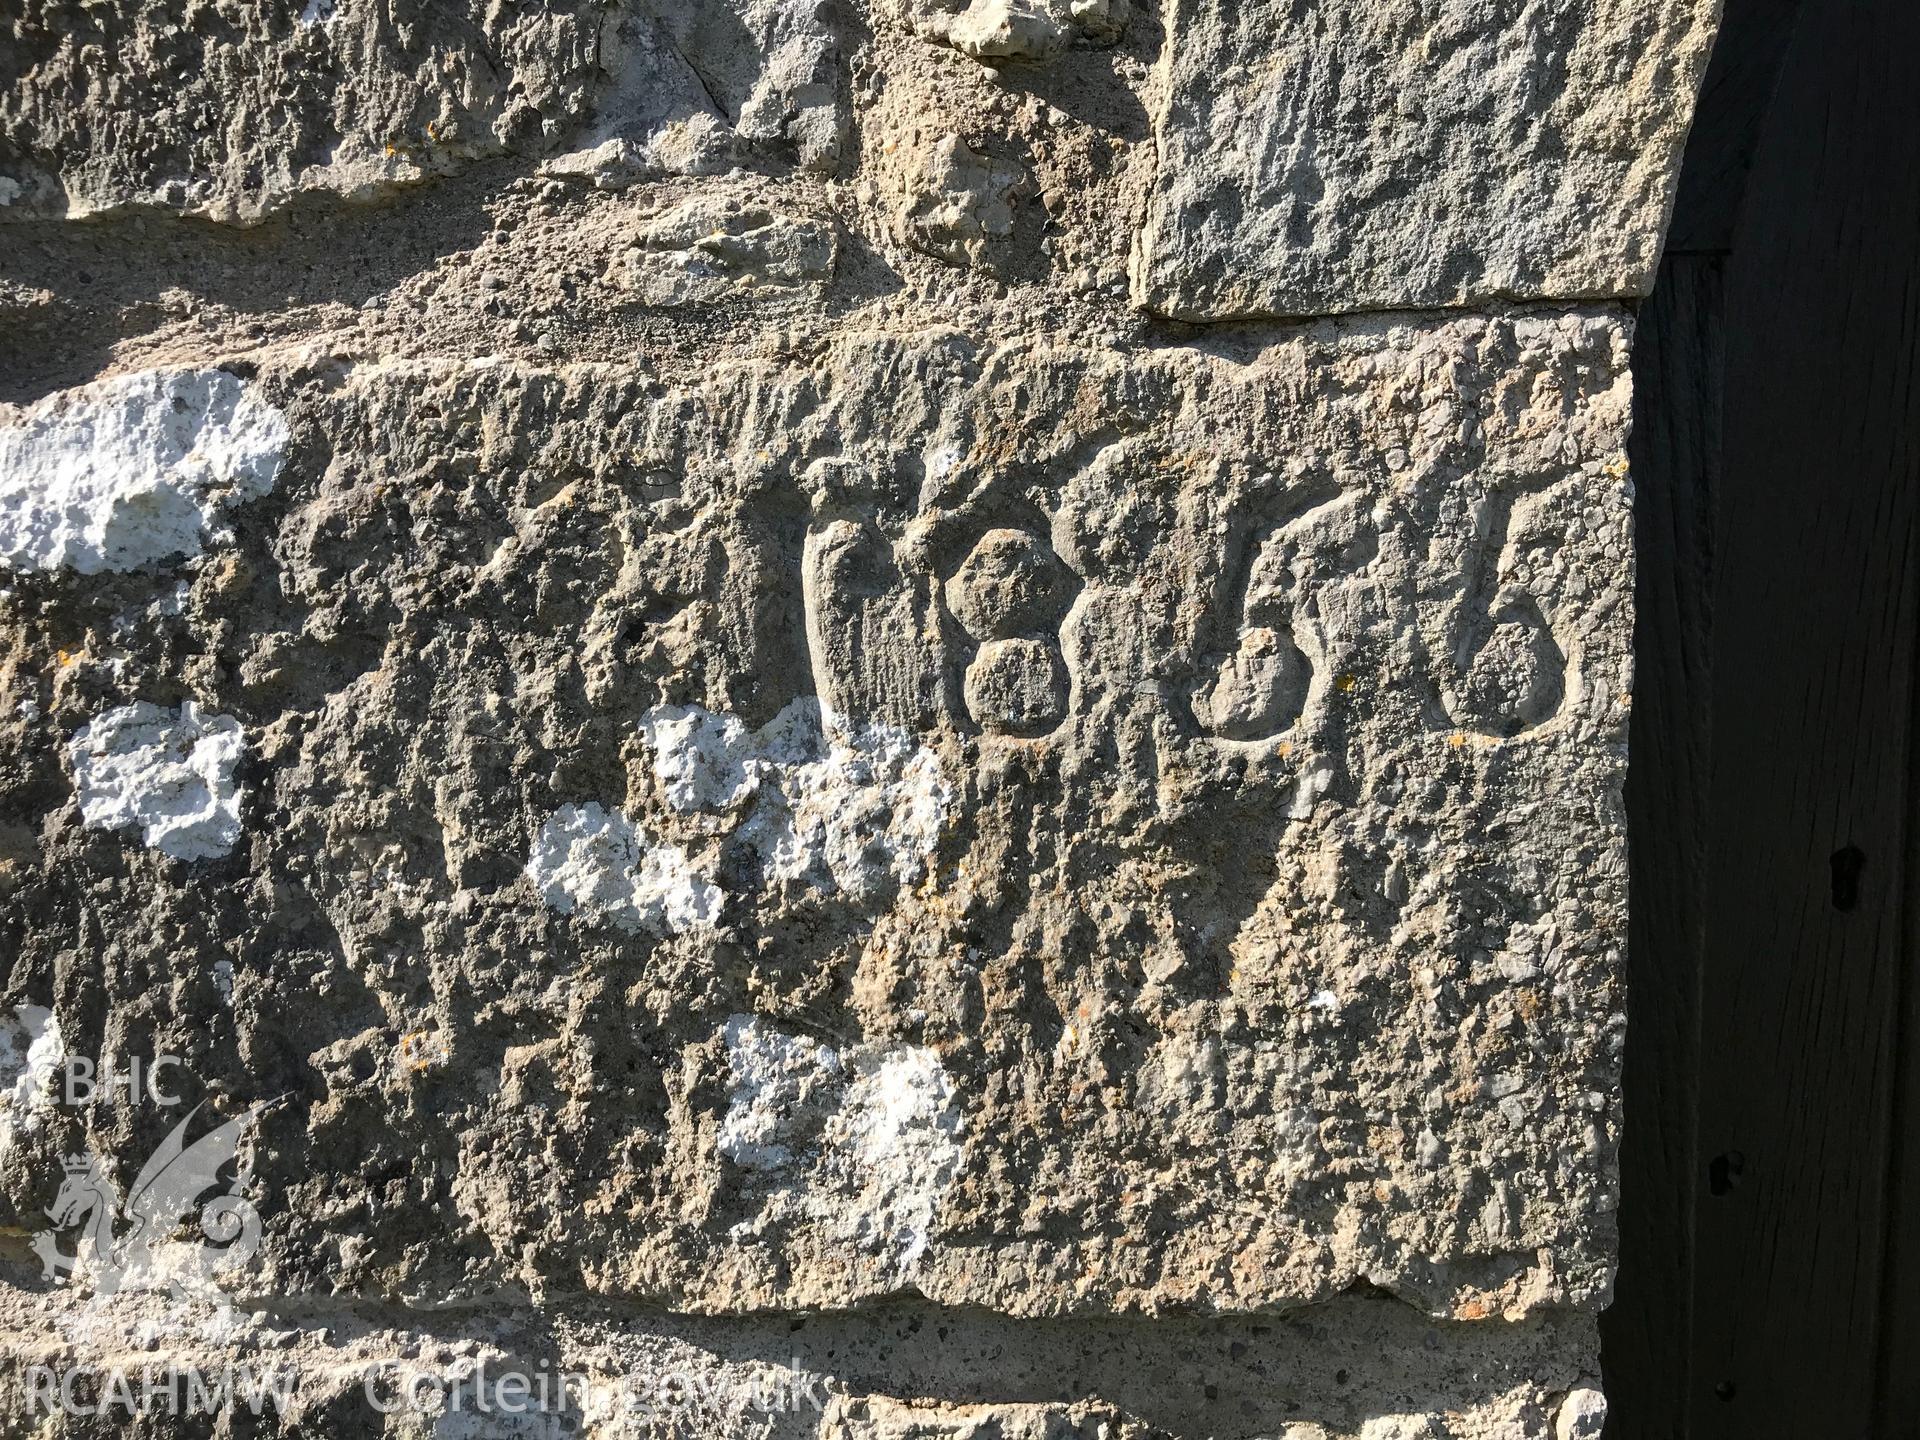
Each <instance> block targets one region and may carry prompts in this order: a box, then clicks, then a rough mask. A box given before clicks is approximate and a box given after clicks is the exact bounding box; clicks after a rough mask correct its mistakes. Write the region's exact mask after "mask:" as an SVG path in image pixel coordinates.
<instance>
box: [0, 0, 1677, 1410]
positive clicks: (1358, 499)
mask: <svg viewBox="0 0 1920 1440" xmlns="http://www.w3.org/2000/svg"><path fill="white" fill-rule="evenodd" d="M1712 10H1713V7H1712V5H1711V4H1708V3H1705V0H1684V3H1677V4H1655V3H1651V0H1535V3H1528V4H1521V3H1519V0H1513V3H1508V0H1474V3H1469V0H1431V3H1425V0H1423V3H1414V0H1378V3H1376V0H1327V3H1321V4H1315V5H1299V4H1290V3H1279V0H1274V3H1267V0H1250V3H1245V4H1232V5H1229V4H1225V3H1220V0H1206V3H1203V0H1160V3H1144V0H1129V3H1123V0H870V3H869V0H833V3H825V4H811V3H809V4H786V3H772V0H620V3H614V0H594V3H585V0H541V3H528V4H511V5H507V4H486V5H482V4H478V3H473V4H467V3H449V4H424V3H416V0H274V3H266V4H253V3H248V4H241V3H238V0H207V3H203V4H195V5H190V6H180V5H161V4H156V3H142V0H110V3H87V4H81V3H69V0H27V3H25V4H16V5H15V6H13V7H12V9H11V10H10V11H9V12H7V13H6V14H5V15H4V16H0V956H3V957H5V967H4V969H3V970H0V975H4V986H5V988H4V993H0V1227H5V1229H6V1230H7V1232H8V1233H9V1234H11V1235H13V1236H14V1237H15V1239H14V1241H13V1242H11V1243H10V1244H9V1245H8V1246H4V1247H0V1416H4V1417H5V1418H4V1419H0V1429H8V1427H16V1428H20V1429H22V1430H23V1431H33V1432H34V1433H44V1434H48V1435H55V1436H76V1437H77V1436H80V1435H87V1434H96V1433H108V1432H111V1431H112V1429H113V1426H114V1425H115V1424H117V1423H118V1420H117V1419H115V1418H113V1417H111V1416H107V1415H106V1413H105V1412H102V1413H101V1414H93V1413H86V1414H81V1413H75V1412H73V1411H72V1409H71V1406H70V1405H69V1406H67V1408H63V1406H62V1402H61V1400H60V1388H59V1384H60V1377H61V1376H63V1375H67V1376H71V1375H72V1374H74V1373H75V1367H82V1368H85V1369H86V1370H87V1373H89V1374H91V1375H92V1376H93V1377H94V1381H93V1382H90V1385H91V1388H89V1387H87V1386H83V1387H81V1390H82V1392H84V1394H85V1395H86V1396H88V1397H97V1396H98V1395H99V1394H100V1393H101V1392H100V1387H101V1386H102V1385H104V1384H106V1383H107V1382H106V1381H103V1380H101V1379H100V1377H101V1376H103V1375H104V1376H111V1375H112V1374H114V1373H117V1372H119V1371H124V1370H129V1369H131V1371H132V1373H133V1374H134V1375H135V1376H136V1380H137V1377H138V1374H139V1370H140V1367H141V1366H143V1365H166V1366H172V1367H175V1368H182V1369H190V1370H193V1371H195V1372H196V1373H198V1372H202V1371H208V1370H212V1371H219V1370H221V1369H222V1367H231V1366H235V1365H242V1366H248V1367H253V1369H254V1370H255V1371H256V1372H262V1373H280V1372H282V1371H284V1372H287V1373H290V1374H294V1375H295V1376H296V1377H297V1394H294V1395H291V1396H290V1397H288V1398H287V1400H286V1401H285V1403H284V1404H276V1405H275V1406H273V1407H272V1411H271V1414H269V1415H267V1416H265V1417H263V1418H262V1419H261V1420H259V1421H258V1422H255V1421H253V1420H252V1419H251V1418H249V1419H248V1420H247V1422H246V1425H247V1426H256V1427H257V1428H258V1429H259V1431H260V1433H265V1434H286V1435H318V1436H334V1435H340V1436H356V1437H357V1436H360V1435H369V1434H384V1435H389V1436H394V1437H399V1436H415V1435H421V1434H435V1435H440V1434H445V1435H455V1436H458V1435H474V1436H491V1435H495V1434H500V1435H508V1434H515V1435H518V1434H527V1435H558V1434H563V1433H564V1434H575V1433H577V1434H583V1435H588V1436H593V1437H599V1440H612V1437H628V1436H632V1437H639V1436H643V1435H658V1434H702V1435H705V1434H714V1435H731V1434H734V1433H738V1434H740V1435H742V1436H748V1435H753V1436H761V1435H767V1436H779V1437H809V1440H814V1437H819V1440H827V1437H846V1440H908V1437H944V1440H1147V1437H1149V1436H1158V1435H1171V1436H1177V1437H1190V1440H1199V1437H1202V1436H1222V1437H1225V1436H1233V1437H1241V1440H1251V1437H1255V1436H1267V1437H1272V1436H1284V1437H1287V1440H1390V1437H1447V1440H1483V1437H1484V1440H1493V1437H1514V1436H1531V1437H1542V1440H1544V1437H1549V1436H1557V1437H1572V1436H1583V1437H1584V1436H1592V1435H1596V1434H1598V1433H1599V1430H1600V1427H1601V1426H1602V1424H1603V1423H1604V1419H1605V1415H1606V1400H1605V1398H1604V1396H1603V1395H1602V1393H1601V1389H1600V1374H1599V1363H1598V1341H1597V1337H1596V1326H1595V1316H1596V1314H1597V1312H1598V1311H1599V1310H1600V1308H1601V1307H1602V1306H1604V1305H1605V1304H1606V1302H1607V1300H1608V1297H1609V1291H1610V1285H1611V1276H1612V1268H1613V1263H1614V1256H1615V1249H1616V1229H1617V1227H1616V1211H1617V1209H1618V1206H1619V1198H1620V1197H1619V1193H1618V1179H1617V1173H1616V1159H1615V1157H1616V1151H1617V1147H1618V1142H1619V1121H1620V1095H1619V1075H1620V1056H1621V1044H1622V1027H1623V1003H1622V1001H1623V997H1622V994H1621V983H1622V972H1623V965H1622V947H1623V946H1624V944H1625V939H1626V902H1627V895H1626V843H1625V842H1626V837H1625V830H1624V812H1623V808H1622V800H1621V796H1622V786H1623V784H1624V781H1625V777H1626V763H1627V755H1626V735H1627V717H1628V713H1629V707H1630V705H1631V697H1632V684H1633V657H1632V651H1631V645H1632V634H1633V614H1632V587H1633V550H1632V518H1633V517H1632V511H1633V491H1632V479H1631V477H1630V476H1629V474H1628V473H1627V465H1626V459H1625V447H1626V441H1627V430H1628V424H1629V419H1630V415H1631V409H1632V405H1631V401H1632V396H1631V380H1630V368H1629V361H1630V351H1631V345H1632V339H1633V326H1634V313H1633V298H1634V297H1635V296H1637V295H1639V294H1641V293H1643V292H1644V291H1645V289H1646V287H1647V285H1648V283H1649V281H1650V277H1651V275H1652V273H1653V266H1654V263H1655V259H1656V257H1657V255H1658V251H1659V247H1660V243H1661V236H1662V230H1663V227H1664V224H1665V212H1666V207H1667V204H1668V196H1669V195H1670V194H1671V192H1672V189H1673V185H1674V180H1675V170H1676V165H1677V158H1678V154H1679V148H1680V144H1681V141H1682V139H1683V137H1684V135H1685V132H1686V129H1687V126H1688V123H1689V120H1690V116H1691V111H1692V105H1693V96H1694V91H1695V88H1696V86H1697V83H1698V79H1699V76H1700V72H1701V68H1702V66H1703V63H1704V60H1705V54H1706V48H1707V44H1708V41H1709V39H1710V32H1711V24H1712V18H1713V17H1712V13H1711V12H1712ZM163 1061H164V1064H161V1062H163ZM155 1066H158V1067H159V1068H157V1069H156V1068H151V1067H155ZM141 1067H147V1068H141ZM136 1068H138V1069H139V1072H140V1075H142V1076H145V1077H147V1079H151V1078H152V1077H154V1076H156V1075H157V1076H159V1077H161V1079H160V1081H159V1082H158V1083H159V1084H160V1087H161V1088H160V1089H158V1090H156V1089H155V1088H153V1087H152V1086H150V1085H148V1084H147V1083H146V1080H144V1079H138V1080H137V1079H136V1078H135V1069H136ZM75 1075H80V1076H82V1077H83V1078H84V1079H85V1083H83V1084H82V1085H81V1086H80V1088H79V1089H78V1090H76V1089H75V1088H74V1085H73V1083H71V1082H72V1079H73V1077H74V1076H75ZM85 1077H91V1078H85ZM95 1082H97V1083H95ZM109 1082H111V1083H109ZM169 1097H172V1098H177V1099H178V1101H179V1103H178V1104H173V1103H171V1100H170V1099H169ZM170 1167H171V1168H170ZM276 1367H277V1368H276ZM563 1373H565V1374H570V1375H572V1376H573V1377H574V1378H575V1379H576V1380H578V1381H579V1384H578V1385H576V1386H575V1387H574V1388H573V1389H572V1390H568V1389H567V1388H566V1386H564V1385H562V1386H561V1387H560V1395H561V1398H560V1399H559V1400H557V1401H556V1400H554V1399H553V1396H552V1394H551V1393H550V1394H549V1395H548V1400H547V1402H546V1403H544V1404H543V1405H542V1406H540V1407H537V1411H538V1413H537V1416H535V1417H534V1418H532V1419H528V1420H527V1421H526V1423H525V1425H520V1424H519V1423H518V1422H514V1423H508V1421H506V1420H505V1419H503V1418H502V1417H501V1416H500V1415H499V1414H498V1413H497V1412H496V1413H485V1412H482V1413H475V1412H474V1409H473V1400H474V1396H475V1394H476V1393H477V1392H478V1391H483V1390H485V1388H486V1386H487V1385H489V1384H493V1385H497V1384H498V1382H499V1381H500V1380H501V1377H503V1376H504V1375H508V1374H513V1375H520V1376H524V1377H527V1378H529V1379H531V1380H534V1381H538V1380H539V1379H540V1377H543V1376H544V1377H546V1381H547V1382H548V1383H549V1384H550V1385H551V1384H555V1383H558V1377H560V1376H561V1375H562V1374H563ZM423 1377H424V1379H423ZM489 1377H491V1378H489ZM416 1382H422V1383H425V1382H432V1383H431V1384H430V1385H428V1387H427V1390H426V1391H425V1392H418V1387H417V1386H416ZM49 1385H51V1386H52V1389H51V1391H49V1389H48V1386H49ZM435 1386H437V1387H438V1388H437V1389H435V1388H434V1387H435ZM409 1387H414V1388H413V1389H410V1388H409ZM462 1387H464V1388H462ZM69 1388H70V1389H71V1387H69ZM76 1393H81V1392H76ZM416 1393H426V1394H427V1396H428V1398H427V1400H425V1401H419V1402H418V1403H415V1402H414V1401H408V1402H407V1403H404V1404H402V1403H398V1402H397V1401H395V1397H396V1396H405V1395H413V1394H416ZM488 1393H492V1392H488ZM50 1396H51V1398H49V1397H50ZM461 1397H465V1398H461ZM495 1398H496V1399H497V1398H498V1397H497V1396H496V1397H495ZM389 1401H395V1403H394V1404H393V1405H391V1406H388V1403H387V1402H389ZM89 1403H91V1400H90V1401H89ZM383 1407H385V1408H383ZM236 1413H237V1412H236ZM229 1418H232V1417H231V1416H230V1417H229ZM141 1423H142V1424H147V1425H148V1429H149V1430H150V1431H151V1433H154V1434H156V1435H161V1436H167V1437H171V1436H174V1435H180V1436H185V1435H191V1434H202V1433H208V1432H209V1430H210V1429H213V1430H217V1429H218V1426H217V1425H214V1424H213V1422H207V1421H205V1418H204V1417H201V1418H200V1419H198V1420H196V1419H193V1418H191V1417H175V1418H171V1419H164V1420H155V1421H153V1422H152V1423H151V1424H148V1422H146V1421H144V1420H143V1421H142V1422H141ZM196 1427H198V1428H196ZM229 1428H233V1427H231V1426H229ZM8 1433H11V1430H9V1432H8ZM219 1433H224V1431H220V1432H219ZM249 1433H252V1431H251V1430H249Z"/></svg>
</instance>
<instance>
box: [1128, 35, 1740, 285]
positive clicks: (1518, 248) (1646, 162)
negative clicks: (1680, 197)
mask: <svg viewBox="0 0 1920 1440" xmlns="http://www.w3.org/2000/svg"><path fill="white" fill-rule="evenodd" d="M1718 11H1719V5H1718V3H1717V0H1671V3H1660V4H1643V3H1637V0H1546V3H1533V0H1330V3H1325V4H1315V5H1308V6H1303V5H1298V4H1295V3H1292V0H1174V3H1173V4H1172V5H1171V6H1170V7H1169V13H1168V17H1167V32H1168V33H1167V43H1166V49H1165V52H1164V61H1163V64H1164V67H1165V69H1164V73H1163V77H1162V83H1161V87H1160V95H1159V102H1158V115H1157V121H1156V134H1157V137H1158V144H1159V151H1160V159H1159V169H1158V174H1157V178H1156V181H1155V186H1154V191H1153V197H1152V201H1151V204H1150V207H1149V209H1148V212H1147V219H1146V223H1145V226H1144V228H1143V230H1142V231H1141V233H1140V236H1139V239H1138V250H1137V253H1136V256H1135V262H1134V294H1135V298H1136V300H1137V301H1139V302H1140V303H1142V304H1144V305H1145V306H1147V307H1148V308H1150V309H1152V310H1155V311H1157V312H1159V313H1161V314H1165V315H1170V316H1175V317H1178V318H1181V319H1191V320H1215V319H1225V318H1231V317H1239V316H1256V315H1283V316H1284V315H1324V314H1332V313H1337V312H1341V311H1348V310H1369V309H1396V308H1404V307H1411V306H1423V305H1458V304H1465V303H1471V302H1476V301H1487V300H1499V299H1515V298H1518V299H1524V298H1528V297H1535V296H1551V297H1558V298H1564V299H1577V298H1580V297H1585V296H1595V297H1597V296H1628V295H1643V294H1645V293H1646V292H1647V291H1648V290H1649V289H1650V288H1651V287H1652V284H1653V275H1654V267H1655V265H1656V263H1657V262H1658V260H1659V255H1660V245H1661V237H1662V235H1663V233H1664V230H1665V226H1666V215H1667V208H1668V205H1669V203H1670V201H1671V196H1672V190H1673V185H1674V181H1675V177H1676V176H1677V174H1678V163H1677V162H1678V156H1679V150H1680V145H1681V142H1682V141H1683V140H1684V138H1685V136H1686V133H1687V127H1688V124H1689V123H1690V121H1691V118H1692V113H1693V101H1694V95H1695V92H1696V90H1697V88H1698V85H1699V82H1700V77H1701V74H1702V72H1703V70H1704V68H1705V65H1706V58H1707V51H1708V48H1709V46H1710V43H1711V40H1712V34H1713V26H1714V21H1715V18H1716V16H1717V14H1718Z"/></svg>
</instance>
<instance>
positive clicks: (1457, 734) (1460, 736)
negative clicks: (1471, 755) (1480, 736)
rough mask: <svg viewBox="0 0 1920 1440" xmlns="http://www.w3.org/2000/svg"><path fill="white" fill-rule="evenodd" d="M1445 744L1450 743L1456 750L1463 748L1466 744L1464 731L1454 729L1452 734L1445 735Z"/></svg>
mask: <svg viewBox="0 0 1920 1440" xmlns="http://www.w3.org/2000/svg"><path fill="white" fill-rule="evenodd" d="M1447 744H1449V745H1451V746H1452V747H1453V748H1454V749H1456V750H1464V749H1465V748H1466V745H1467V737H1466V734H1465V732H1464V731H1460V730H1456V731H1454V732H1453V734H1451V735H1449V736H1447Z"/></svg>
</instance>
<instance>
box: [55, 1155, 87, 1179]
mask: <svg viewBox="0 0 1920 1440" xmlns="http://www.w3.org/2000/svg"><path fill="white" fill-rule="evenodd" d="M60 1168H61V1169H62V1170H64V1171H66V1172H67V1174H69V1175H84V1174H86V1173H87V1172H88V1171H89V1170H91V1169H92V1168H93V1157H92V1156H91V1155H62V1156H61V1157H60Z"/></svg>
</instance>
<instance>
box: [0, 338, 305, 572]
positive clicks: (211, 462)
mask: <svg viewBox="0 0 1920 1440" xmlns="http://www.w3.org/2000/svg"><path fill="white" fill-rule="evenodd" d="M15 414H16V415H17V417H18V418H14V419H12V420H11V423H8V424H4V425H0V566H4V567H6V568H10V569H14V570H57V569H60V568H62V567H65V568H67V569H71V570H77V571H78V572H79V573H80V574H82V575H97V574H99V573H100V572H102V571H106V570H132V569H136V568H138V567H139V566H142V565H147V564H151V563H153V562H155V561H159V560H166V559H171V558H174V557H177V556H183V555H193V554H197V553H199V551H200V549H201V547H202V545H203V544H204V543H205V542H206V538H207V536H208V533H209V532H210V531H211V530H212V529H213V527H214V524H215V521H216V520H217V518H218V516H219V513H220V512H221V510H223V509H225V508H226V507H227V506H230V505H234V504H237V503H239V502H240V501H243V500H250V499H256V498H258V497H259V496H262V495H265V494H266V493H267V492H268V491H270V490H271V489H272V488H273V485H274V482H275V480H277V479H278V478H279V474H280V467H281V464H282V463H283V461H284V460H285V457H286V450H287V440H288V430H287V422H286V418H285V417H284V416H283V415H281V413H280V412H279V411H278V410H276V409H274V407H273V406H271V405H269V404H267V403H266V402H265V401H264V400H261V399H259V398H257V397H255V396H253V395H251V394H248V393H247V387H246V386H245V385H244V384H243V383H242V382H241V381H240V380H239V379H237V378H236V377H234V376H232V375H229V374H227V373H226V372H225V371H224V370H181V371H145V372H142V373H140V374H137V375H125V376H121V377H119V378H118V379H114V380H106V381H102V382H100V383H98V384H94V385H89V386H86V387H83V388H82V389H79V390H70V391H65V392H62V393H60V394H57V395H52V396H49V397H48V398H47V399H45V400H43V401H41V402H40V403H39V404H37V405H34V406H33V407H31V408H30V409H28V410H26V411H24V412H15Z"/></svg>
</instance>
